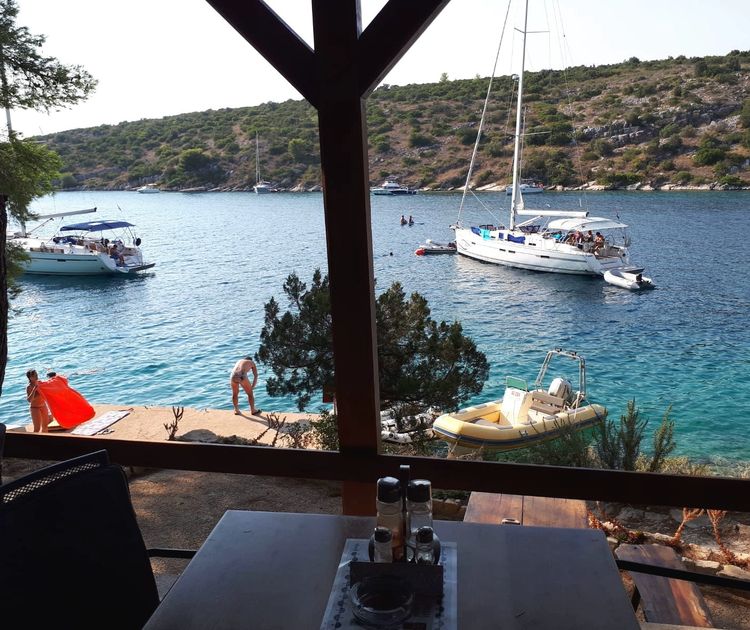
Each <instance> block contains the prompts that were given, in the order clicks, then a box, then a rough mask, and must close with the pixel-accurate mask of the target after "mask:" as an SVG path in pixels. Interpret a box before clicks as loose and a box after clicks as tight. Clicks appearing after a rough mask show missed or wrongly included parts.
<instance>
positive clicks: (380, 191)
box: [371, 179, 417, 195]
mask: <svg viewBox="0 0 750 630" xmlns="http://www.w3.org/2000/svg"><path fill="white" fill-rule="evenodd" d="M371 192H372V194H373V195H416V194H417V191H416V190H414V189H413V188H408V187H406V186H402V185H401V184H399V183H398V182H396V181H394V180H392V179H386V180H385V181H384V182H383V185H382V186H380V187H378V188H372V189H371Z"/></svg>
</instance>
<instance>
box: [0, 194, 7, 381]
mask: <svg viewBox="0 0 750 630" xmlns="http://www.w3.org/2000/svg"><path fill="white" fill-rule="evenodd" d="M7 199H8V198H7V197H6V196H5V195H3V194H0V234H2V235H3V236H4V235H5V233H6V231H7V228H8V214H7V212H6V211H5V204H6V202H7ZM7 362H8V261H7V258H6V248H5V243H3V245H2V247H0V396H2V393H3V382H4V381H5V366H6V364H7Z"/></svg>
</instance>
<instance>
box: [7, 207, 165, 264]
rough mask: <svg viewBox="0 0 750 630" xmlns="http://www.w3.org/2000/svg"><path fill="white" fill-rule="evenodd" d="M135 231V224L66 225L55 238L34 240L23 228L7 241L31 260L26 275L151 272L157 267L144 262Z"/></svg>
mask: <svg viewBox="0 0 750 630" xmlns="http://www.w3.org/2000/svg"><path fill="white" fill-rule="evenodd" d="M90 212H96V208H93V209H89V210H79V211H74V212H63V213H57V214H51V215H43V216H40V217H37V218H39V219H52V218H57V217H64V216H70V215H74V214H84V213H90ZM45 224H46V222H45V223H43V224H41V225H40V226H37V227H38V228H39V227H42V225H45ZM134 227H135V226H134V225H133V224H132V223H128V222H127V221H121V220H102V221H88V222H85V223H76V224H69V225H63V226H62V227H60V229H59V230H58V232H57V233H56V234H55V235H54V236H50V237H41V236H32V235H31V234H30V233H28V232H27V231H26V229H25V227H24V226H21V230H20V231H19V232H15V233H13V234H9V235H8V238H7V240H8V242H9V243H11V244H14V245H17V246H18V247H20V248H21V249H22V250H23V251H24V252H25V253H26V255H27V256H28V260H27V261H26V262H24V263H23V271H24V273H28V274H39V275H55V276H98V275H128V274H131V275H132V274H136V273H138V272H141V271H145V270H147V269H151V268H152V267H154V265H155V264H156V263H153V262H146V261H144V259H143V253H142V251H141V248H140V245H141V239H140V238H139V237H137V236H136V235H135V233H134V231H133V229H132V228H134ZM35 229H36V228H35ZM33 231H35V230H32V232H33Z"/></svg>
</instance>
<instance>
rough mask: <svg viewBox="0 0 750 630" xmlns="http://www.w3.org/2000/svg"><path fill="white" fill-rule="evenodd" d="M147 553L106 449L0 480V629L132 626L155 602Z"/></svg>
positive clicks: (122, 482) (119, 470)
mask: <svg viewBox="0 0 750 630" xmlns="http://www.w3.org/2000/svg"><path fill="white" fill-rule="evenodd" d="M166 551H169V550H166ZM149 555H156V554H149V552H148V550H147V549H146V546H145V544H144V542H143V537H142V536H141V531H140V529H139V527H138V523H137V521H136V517H135V512H134V511H133V506H132V503H131V501H130V491H129V489H128V483H127V479H126V477H125V473H124V471H123V470H122V468H121V467H120V466H117V465H114V464H110V462H109V457H108V455H107V452H106V451H98V452H96V453H92V454H90V455H84V456H82V457H77V458H75V459H71V460H69V461H66V462H61V463H59V464H55V465H53V466H49V467H47V468H44V469H42V470H39V471H36V472H34V473H31V474H29V475H27V476H25V477H23V478H21V479H17V480H15V481H13V482H10V483H8V484H5V485H4V486H0V627H3V628H49V627H55V628H76V629H83V628H97V629H99V628H118V629H119V628H122V629H125V628H141V627H142V626H143V624H144V623H145V622H146V620H147V619H148V618H149V617H150V616H151V614H152V613H153V611H154V609H155V608H156V606H157V605H158V604H159V595H158V592H157V588H156V582H155V580H154V574H153V571H152V569H151V564H150V562H149ZM165 555H172V557H189V556H190V555H192V553H191V552H183V551H177V552H175V553H172V554H169V553H167V554H165Z"/></svg>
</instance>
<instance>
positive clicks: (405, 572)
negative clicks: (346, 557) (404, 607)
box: [349, 561, 443, 597]
mask: <svg viewBox="0 0 750 630" xmlns="http://www.w3.org/2000/svg"><path fill="white" fill-rule="evenodd" d="M386 575H387V576H389V577H391V576H392V577H397V578H401V579H402V580H404V581H405V582H406V583H407V584H408V585H409V587H410V588H411V589H412V591H413V592H414V594H415V595H425V596H428V597H441V596H442V595H443V565H442V564H414V563H413V562H360V561H352V562H350V563H349V585H350V586H354V585H355V584H357V583H358V582H361V581H362V580H364V579H365V578H370V577H376V576H378V577H379V576H386Z"/></svg>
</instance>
